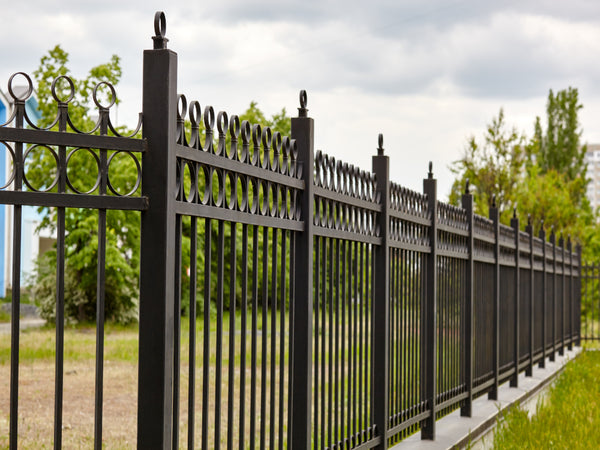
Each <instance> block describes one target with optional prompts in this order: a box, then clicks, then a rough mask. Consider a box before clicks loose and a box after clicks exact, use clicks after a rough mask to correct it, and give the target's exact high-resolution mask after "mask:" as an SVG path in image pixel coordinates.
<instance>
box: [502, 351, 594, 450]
mask: <svg viewBox="0 0 600 450" xmlns="http://www.w3.org/2000/svg"><path fill="white" fill-rule="evenodd" d="M499 422H500V427H501V429H500V431H499V432H497V433H496V435H495V436H494V448H497V449H542V448H561V449H562V448H564V449H566V448H568V449H596V448H600V433H599V432H598V430H600V352H599V351H591V350H590V351H584V352H582V354H581V355H580V356H579V357H577V358H576V359H575V360H573V361H571V362H569V363H568V364H567V366H566V367H565V369H564V372H563V373H562V374H561V375H560V376H559V378H558V379H557V380H556V382H555V384H554V385H553V386H552V388H551V389H550V393H549V395H548V397H547V399H546V400H545V401H544V403H543V404H542V405H538V407H537V413H536V414H535V415H533V416H532V417H529V416H528V414H527V412H525V411H523V410H522V409H519V408H513V409H511V410H510V411H509V412H508V413H507V414H506V415H505V416H504V417H502V418H501V419H500V421H499Z"/></svg>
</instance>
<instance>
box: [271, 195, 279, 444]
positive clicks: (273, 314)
mask: <svg viewBox="0 0 600 450" xmlns="http://www.w3.org/2000/svg"><path fill="white" fill-rule="evenodd" d="M276 201H277V200H276V199H273V202H276ZM277 235H278V229H277V228H273V230H272V231H271V236H272V245H271V252H272V256H271V299H272V300H271V352H270V358H271V366H270V369H271V371H270V372H271V373H270V376H269V385H270V388H271V389H270V396H269V419H270V421H271V423H270V424H269V447H270V448H275V423H276V422H275V405H276V401H275V386H276V385H277V382H276V380H275V366H276V363H277V247H278V244H277Z"/></svg>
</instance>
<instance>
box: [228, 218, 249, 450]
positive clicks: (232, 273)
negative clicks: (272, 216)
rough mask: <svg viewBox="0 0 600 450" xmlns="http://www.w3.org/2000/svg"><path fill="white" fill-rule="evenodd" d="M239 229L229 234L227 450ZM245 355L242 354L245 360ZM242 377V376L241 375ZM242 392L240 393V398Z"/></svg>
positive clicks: (233, 227) (230, 428) (230, 443)
mask: <svg viewBox="0 0 600 450" xmlns="http://www.w3.org/2000/svg"><path fill="white" fill-rule="evenodd" d="M236 241H237V227H236V223H235V222H230V234H229V373H228V376H227V448H228V450H232V449H233V429H234V423H233V406H234V402H235V400H234V397H233V396H234V393H235V365H236V362H235V315H236V312H235V309H236V308H235V302H236V287H237V283H236V274H237V265H236V263H237V254H236V253H237V249H236ZM244 357H245V356H244V354H240V359H243V358H244ZM240 376H241V374H240ZM241 396H242V392H240V397H241Z"/></svg>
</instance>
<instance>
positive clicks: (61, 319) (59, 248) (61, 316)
mask: <svg viewBox="0 0 600 450" xmlns="http://www.w3.org/2000/svg"><path fill="white" fill-rule="evenodd" d="M58 108H59V121H58V122H59V123H58V130H59V131H60V132H65V131H66V130H67V117H68V105H67V104H66V103H62V102H59V105H58ZM66 175H67V149H66V147H65V146H64V145H61V146H59V147H58V192H59V193H64V192H66V191H67V183H66ZM57 216H58V217H57V226H56V355H55V359H56V363H55V375H54V448H55V449H59V448H62V412H63V382H64V379H63V373H64V345H65V234H66V230H65V208H64V207H60V208H57Z"/></svg>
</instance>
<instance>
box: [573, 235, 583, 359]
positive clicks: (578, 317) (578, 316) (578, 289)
mask: <svg viewBox="0 0 600 450" xmlns="http://www.w3.org/2000/svg"><path fill="white" fill-rule="evenodd" d="M576 251H577V268H578V271H577V284H576V286H575V292H576V296H577V309H576V311H577V313H576V319H575V320H576V326H575V328H576V332H577V339H576V342H575V345H577V346H578V347H579V346H580V345H581V300H582V295H581V281H582V280H581V277H582V275H583V273H582V268H583V266H582V265H581V244H577V246H576Z"/></svg>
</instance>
